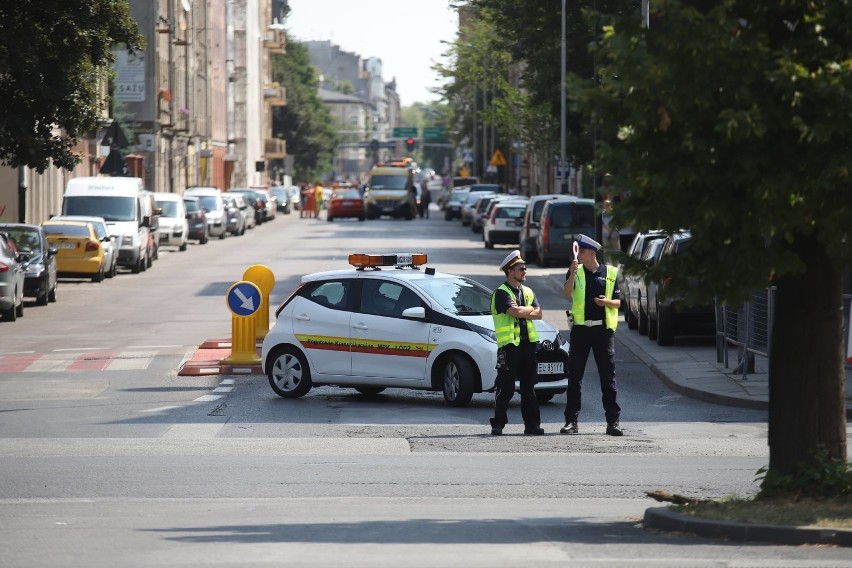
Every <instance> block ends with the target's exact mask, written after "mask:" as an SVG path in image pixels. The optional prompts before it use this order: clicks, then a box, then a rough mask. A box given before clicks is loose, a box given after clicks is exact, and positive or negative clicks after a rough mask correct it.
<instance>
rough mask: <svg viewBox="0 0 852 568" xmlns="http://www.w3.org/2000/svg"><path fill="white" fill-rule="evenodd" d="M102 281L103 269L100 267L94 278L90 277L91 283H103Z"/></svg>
mask: <svg viewBox="0 0 852 568" xmlns="http://www.w3.org/2000/svg"><path fill="white" fill-rule="evenodd" d="M103 280H104V267H103V266H101V268H100V270H98V271H97V272H96V273H95V275H94V276H92V282H103Z"/></svg>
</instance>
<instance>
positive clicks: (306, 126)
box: [272, 37, 337, 181]
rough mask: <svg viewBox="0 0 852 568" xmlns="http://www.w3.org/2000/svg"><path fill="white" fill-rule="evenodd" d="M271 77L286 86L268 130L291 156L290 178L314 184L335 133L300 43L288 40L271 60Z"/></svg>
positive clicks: (327, 166)
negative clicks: (282, 103) (283, 102)
mask: <svg viewBox="0 0 852 568" xmlns="http://www.w3.org/2000/svg"><path fill="white" fill-rule="evenodd" d="M272 74H273V78H274V80H275V81H278V82H279V83H281V84H282V85H286V87H287V105H286V106H283V107H276V109H275V114H274V115H273V119H272V131H273V133H274V135H275V136H276V137H280V138H284V139H285V140H286V141H287V153H288V154H290V155H292V156H294V161H293V163H294V168H295V175H294V179H296V180H301V181H315V180H317V179H319V176H320V175H321V174H322V172H324V171H328V170H329V169H330V168H331V159H332V156H333V155H334V148H335V146H336V145H337V131H336V130H335V128H334V121H333V120H332V117H331V112H330V111H329V110H328V107H326V106H325V105H324V104H323V102H322V101H321V100H320V98H319V93H318V91H317V89H318V87H319V77H318V76H317V71H316V68H315V67H314V66H313V65H311V60H310V56H309V54H308V50H307V48H306V47H305V46H304V44H302V43H300V42H298V41H296V40H294V39H292V38H290V37H288V40H287V54H286V55H277V56H275V57H274V58H273V60H272Z"/></svg>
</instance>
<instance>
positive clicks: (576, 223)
mask: <svg viewBox="0 0 852 568" xmlns="http://www.w3.org/2000/svg"><path fill="white" fill-rule="evenodd" d="M540 225H541V227H540V229H539V232H538V235H537V236H536V257H537V259H538V260H537V262H538V264H539V266H542V267H548V266H550V265H551V264H553V263H555V262H559V263H562V264H566V265H567V264H570V262H571V261H572V260H574V251H573V246H574V240H575V236H576V235H581V234H582V235H586V236H587V237H591V238H595V201H594V200H593V199H581V198H577V197H570V198H569V197H567V196H566V197H565V198H562V199H552V200H549V201H545V202H544V208H543V209H542V211H541V220H540Z"/></svg>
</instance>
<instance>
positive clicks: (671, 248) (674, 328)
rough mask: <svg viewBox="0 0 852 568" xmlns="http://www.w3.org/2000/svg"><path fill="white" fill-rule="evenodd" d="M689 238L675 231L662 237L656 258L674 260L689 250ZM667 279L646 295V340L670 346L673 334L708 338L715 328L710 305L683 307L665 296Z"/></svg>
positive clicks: (681, 232) (676, 299)
mask: <svg viewBox="0 0 852 568" xmlns="http://www.w3.org/2000/svg"><path fill="white" fill-rule="evenodd" d="M691 241H692V235H691V234H690V232H689V231H679V232H677V233H673V234H671V235H669V236H668V237H666V240H665V242H664V243H663V246H662V250H661V251H660V259H659V261H658V262H663V260H664V259H671V258H675V257H677V256H679V255H682V254H684V252H685V251H686V250H687V249H688V248H689V245H690V243H691ZM670 282H671V278H663V279H662V280H660V281H659V282H655V286H653V291H651V290H649V292H648V339H656V340H657V344H659V345H671V344H672V343H674V338H675V335H677V334H679V333H682V332H684V331H692V332H698V333H702V334H706V335H712V334H713V333H715V329H716V310H715V308H714V306H713V304H712V303H709V304H687V303H686V302H684V300H683V298H681V297H679V296H675V295H674V294H670V293H666V286H667V285H668V284H669V283H670Z"/></svg>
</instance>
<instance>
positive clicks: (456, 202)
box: [444, 187, 470, 221]
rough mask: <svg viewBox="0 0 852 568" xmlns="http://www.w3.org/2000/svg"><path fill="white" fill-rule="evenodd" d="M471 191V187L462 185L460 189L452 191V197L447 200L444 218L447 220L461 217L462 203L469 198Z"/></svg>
mask: <svg viewBox="0 0 852 568" xmlns="http://www.w3.org/2000/svg"><path fill="white" fill-rule="evenodd" d="M469 192H470V189H469V188H467V187H460V188H458V189H454V190H453V192H452V193H450V198H449V200H447V204H446V206H444V219H446V220H447V221H452V220H453V219H461V209H462V204H463V203H464V202H465V201H466V200H467V194H468V193H469Z"/></svg>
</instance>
